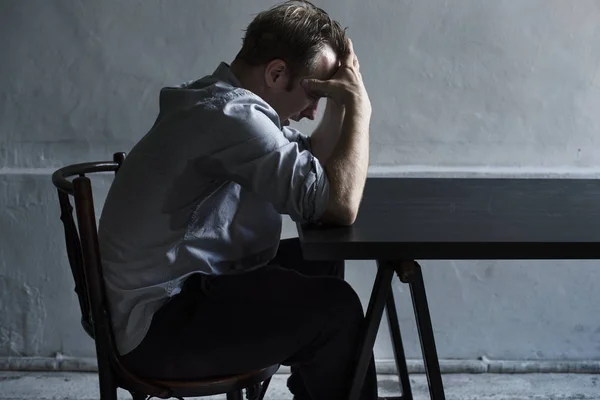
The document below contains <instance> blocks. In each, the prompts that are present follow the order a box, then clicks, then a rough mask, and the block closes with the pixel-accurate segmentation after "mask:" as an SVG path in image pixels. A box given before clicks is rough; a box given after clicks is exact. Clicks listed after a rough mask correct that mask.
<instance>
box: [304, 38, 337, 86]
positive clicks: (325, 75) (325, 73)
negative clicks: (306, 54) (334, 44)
mask: <svg viewBox="0 0 600 400" xmlns="http://www.w3.org/2000/svg"><path fill="white" fill-rule="evenodd" d="M337 69H338V57H337V55H336V54H335V51H333V49H332V48H331V46H329V45H326V46H325V47H324V48H323V50H321V54H320V55H319V56H318V58H317V63H316V66H315V70H314V71H313V73H312V74H310V75H311V77H313V78H317V79H320V80H326V79H329V78H331V77H332V76H333V75H334V74H335V72H336V71H337Z"/></svg>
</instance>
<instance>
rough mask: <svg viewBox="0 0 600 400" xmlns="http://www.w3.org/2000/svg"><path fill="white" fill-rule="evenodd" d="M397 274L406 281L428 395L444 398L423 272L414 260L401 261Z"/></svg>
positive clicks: (436, 398)
mask: <svg viewBox="0 0 600 400" xmlns="http://www.w3.org/2000/svg"><path fill="white" fill-rule="evenodd" d="M397 272H398V275H399V276H400V280H401V281H402V282H405V283H408V284H409V286H410V293H411V297H412V301H413V308H414V310H415V317H416V319H417V328H418V331H419V338H420V340H421V351H422V352H423V359H424V361H425V373H426V374H427V383H428V384H429V395H430V396H431V398H432V399H434V400H444V399H445V395H444V387H443V384H442V375H441V372H440V365H439V361H438V356H437V350H436V348H435V340H434V337H433V327H432V326H431V317H430V316H429V306H428V305H427V293H426V292H425V284H424V283H423V274H422V273H421V266H420V265H419V264H418V263H417V262H415V261H409V262H403V263H402V264H401V265H400V267H399V268H398V271H397Z"/></svg>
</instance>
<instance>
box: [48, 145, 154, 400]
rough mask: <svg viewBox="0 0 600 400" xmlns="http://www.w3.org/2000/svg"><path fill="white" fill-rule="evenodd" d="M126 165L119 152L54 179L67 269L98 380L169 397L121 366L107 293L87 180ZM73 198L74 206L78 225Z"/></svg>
mask: <svg viewBox="0 0 600 400" xmlns="http://www.w3.org/2000/svg"><path fill="white" fill-rule="evenodd" d="M124 160H125V153H115V154H114V157H113V161H112V162H111V161H102V162H90V163H82V164H73V165H69V166H66V167H63V168H61V169H59V170H57V171H56V172H54V173H53V174H52V183H53V184H54V186H56V188H57V191H58V199H59V202H60V210H61V216H60V219H61V220H62V222H63V225H64V231H65V240H66V246H67V254H68V259H69V264H70V266H71V272H72V273H73V279H74V280H75V292H76V293H77V297H78V299H79V307H80V308H81V324H82V326H83V328H84V329H85V331H86V332H87V333H88V334H89V335H90V336H91V337H92V338H93V339H94V341H95V344H96V356H97V359H98V372H99V377H100V381H101V382H102V381H104V380H109V381H111V382H110V384H111V385H112V384H115V385H117V384H118V385H126V386H128V387H137V388H141V389H142V390H143V391H144V392H145V393H149V394H153V395H157V396H160V395H164V394H165V391H164V388H160V387H157V386H156V385H153V384H150V383H149V382H145V381H143V380H141V379H139V378H137V377H136V376H134V375H133V374H131V373H130V372H129V371H127V369H126V368H124V367H123V366H122V365H121V363H120V362H119V356H118V352H117V348H116V345H115V342H114V337H113V332H112V326H111V321H110V312H109V309H108V303H107V300H106V293H105V289H104V276H103V273H102V261H101V257H100V247H99V243H98V231H97V227H96V215H95V212H94V199H93V195H92V185H91V181H90V179H89V178H88V177H86V176H85V175H86V174H90V173H95V172H114V173H115V174H116V173H117V172H118V171H119V168H120V167H121V164H122V163H123V162H124ZM73 176H77V177H76V178H74V179H73V180H72V181H69V179H67V178H70V177H73ZM70 196H73V198H74V201H75V213H76V216H77V225H76V224H75V220H74V219H73V206H72V205H71V201H70ZM101 386H102V384H101ZM161 397H162V396H161Z"/></svg>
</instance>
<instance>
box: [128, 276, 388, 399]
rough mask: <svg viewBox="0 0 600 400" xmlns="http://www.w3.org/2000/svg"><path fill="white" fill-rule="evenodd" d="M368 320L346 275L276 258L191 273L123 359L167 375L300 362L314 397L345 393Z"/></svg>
mask: <svg viewBox="0 0 600 400" xmlns="http://www.w3.org/2000/svg"><path fill="white" fill-rule="evenodd" d="M363 320H364V317H363V312H362V306H361V304H360V300H359V299H358V296H357V295H356V293H355V292H354V290H353V289H352V288H351V287H350V285H348V284H347V283H346V282H344V281H342V280H340V279H336V278H331V277H323V278H321V277H307V276H303V275H301V274H299V273H297V272H295V271H291V270H286V269H284V268H280V267H277V266H272V265H271V266H266V267H264V268H260V269H259V270H256V271H253V272H249V273H244V274H238V275H229V276H218V277H210V278H208V277H204V276H200V275H192V276H191V277H190V278H188V279H187V281H186V283H185V285H184V288H183V290H182V292H181V293H180V294H178V295H177V296H175V297H174V298H173V299H171V301H170V302H169V303H167V304H166V305H165V306H164V307H163V308H161V309H160V310H159V311H158V312H157V313H156V314H155V315H154V319H153V322H152V325H151V327H150V331H149V333H148V334H147V336H146V338H145V339H144V340H143V342H142V343H141V344H140V346H138V348H136V349H135V350H133V351H132V352H131V353H129V354H127V355H125V356H124V357H123V358H122V359H123V361H124V363H125V364H126V365H128V366H129V367H130V368H132V370H133V371H135V372H137V373H138V374H140V375H141V376H146V377H159V378H162V379H193V378H196V379H197V378H202V377H211V376H219V375H229V374H237V373H244V372H247V371H251V370H255V369H258V368H263V367H266V366H268V365H272V364H275V363H284V364H286V365H295V366H297V367H298V376H299V377H300V378H301V380H302V382H303V384H304V386H305V387H306V389H307V391H308V393H309V396H310V398H311V399H313V400H325V399H327V400H336V399H340V400H341V399H342V398H343V395H344V392H345V388H347V386H348V380H349V377H350V376H351V368H352V367H351V365H352V362H353V358H354V349H356V347H357V345H358V342H359V339H360V333H361V328H362V323H363ZM295 395H296V398H297V399H298V400H303V399H305V398H307V397H302V395H301V394H300V393H298V394H296V393H295ZM375 398H376V393H375V395H374V396H371V397H365V398H364V399H365V400H374V399H375Z"/></svg>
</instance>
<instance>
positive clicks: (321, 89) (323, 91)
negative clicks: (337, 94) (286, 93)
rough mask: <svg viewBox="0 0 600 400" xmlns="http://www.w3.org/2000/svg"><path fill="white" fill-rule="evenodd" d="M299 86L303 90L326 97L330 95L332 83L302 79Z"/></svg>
mask: <svg viewBox="0 0 600 400" xmlns="http://www.w3.org/2000/svg"><path fill="white" fill-rule="evenodd" d="M300 84H301V85H302V87H304V89H306V90H308V91H310V92H313V93H316V94H318V95H320V96H323V97H328V96H329V94H330V93H331V91H332V89H333V86H334V83H333V82H332V81H320V80H318V79H308V78H307V79H302V80H301V81H300Z"/></svg>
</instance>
